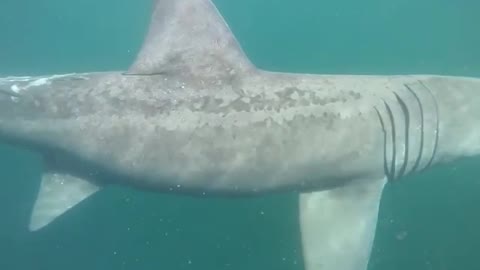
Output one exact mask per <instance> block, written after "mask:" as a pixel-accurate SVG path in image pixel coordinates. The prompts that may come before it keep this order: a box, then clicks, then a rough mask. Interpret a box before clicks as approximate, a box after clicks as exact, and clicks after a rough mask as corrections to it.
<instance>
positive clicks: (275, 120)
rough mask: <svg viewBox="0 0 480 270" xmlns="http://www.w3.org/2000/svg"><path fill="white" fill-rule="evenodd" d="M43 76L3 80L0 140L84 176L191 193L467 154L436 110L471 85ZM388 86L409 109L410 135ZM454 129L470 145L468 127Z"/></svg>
mask: <svg viewBox="0 0 480 270" xmlns="http://www.w3.org/2000/svg"><path fill="white" fill-rule="evenodd" d="M233 77H234V76H233ZM45 78H46V80H47V81H48V83H45V84H42V85H38V86H29V85H28V84H29V83H30V84H32V82H35V81H37V82H38V80H39V79H42V77H36V78H28V80H27V81H24V82H20V81H16V79H15V78H14V77H10V78H9V79H8V80H7V79H4V80H3V81H0V85H1V86H2V88H3V89H8V88H12V86H13V85H16V86H17V87H18V88H19V89H22V88H24V90H20V91H19V97H17V98H15V99H12V98H10V97H7V96H4V97H2V108H3V109H2V118H1V119H2V120H1V122H0V130H1V132H2V135H3V137H8V139H9V140H10V141H12V140H17V141H18V140H19V139H21V140H22V144H26V145H28V146H32V145H41V146H42V148H43V149H46V148H51V149H49V150H56V151H55V152H52V153H54V154H53V156H52V155H51V156H48V155H47V158H48V157H50V159H51V162H49V163H50V166H52V169H55V170H60V169H63V168H61V167H63V166H67V165H66V164H64V163H65V162H62V161H65V160H69V159H74V160H75V161H76V162H78V160H77V159H81V160H86V161H88V166H91V168H89V170H90V173H91V175H90V177H89V180H91V181H95V182H98V183H101V184H107V183H115V182H116V181H123V182H128V184H130V185H134V186H139V187H148V188H150V189H151V188H155V189H158V190H161V191H165V192H168V191H174V192H186V193H193V194H207V193H218V194H255V193H257V192H268V191H277V190H285V189H296V190H321V189H326V188H331V187H334V186H339V185H343V184H344V183H345V182H347V181H351V180H355V179H378V178H380V177H382V176H383V175H388V176H390V177H391V178H392V179H393V178H397V177H400V176H402V175H405V174H408V173H410V172H411V171H412V170H415V171H418V170H421V169H423V168H424V167H425V166H427V165H431V164H432V162H431V160H432V158H433V161H440V160H442V159H451V158H454V157H456V156H458V155H464V154H468V152H461V151H460V150H457V151H456V149H459V148H458V142H456V143H455V145H454V146H455V147H453V146H452V145H449V144H450V141H449V140H448V138H449V137H447V136H448V135H450V133H451V131H449V128H450V126H451V125H453V128H458V126H459V123H458V121H455V122H454V123H447V122H445V121H440V122H438V120H440V119H439V118H438V117H439V115H442V116H443V117H444V119H449V114H454V113H455V112H454V111H453V112H452V111H449V113H442V111H445V110H447V109H448V110H450V109H451V108H450V106H455V105H460V104H456V103H459V102H465V103H464V104H463V107H461V108H463V109H461V110H460V111H462V112H463V111H465V110H466V111H467V112H468V110H472V108H470V107H465V106H466V105H465V104H468V102H469V100H466V98H467V97H469V95H470V94H473V92H475V89H476V88H475V87H477V85H479V84H480V83H479V81H478V80H476V79H462V78H449V77H435V76H433V77H430V76H395V77H374V76H325V75H324V76H321V75H304V74H281V73H269V72H264V71H256V70H255V71H252V73H251V74H249V76H238V77H235V78H232V79H231V80H228V81H214V82H213V81H212V82H208V81H207V82H205V81H202V80H195V79H192V78H184V77H182V76H166V75H153V76H134V75H123V74H122V73H89V74H72V75H66V76H63V77H52V78H49V77H45ZM453 88H455V91H456V93H455V94H453V93H451V91H450V90H451V89H453ZM462 90H463V92H466V93H462ZM412 92H413V93H415V94H416V95H413V94H412ZM395 93H396V94H397V95H398V97H399V98H400V101H403V102H404V103H405V104H406V106H407V109H408V111H407V112H408V118H409V122H408V126H409V129H408V132H409V134H408V135H409V136H406V134H407V133H406V131H407V129H406V126H407V125H406V122H405V121H406V120H405V118H406V117H405V115H406V114H405V113H406V112H405V111H404V110H402V106H401V102H399V99H398V98H397V97H396V96H395ZM444 97H448V98H444ZM452 99H453V100H452ZM455 101H456V103H455ZM419 102H420V103H419ZM447 102H448V103H447ZM451 102H454V103H453V104H450V103H451ZM438 106H439V107H438ZM387 108H388V109H390V111H391V112H392V117H393V118H391V117H390V115H389V113H388V109H387ZM420 108H421V109H422V111H420ZM436 110H438V111H436ZM18 112H21V113H18ZM473 113H477V114H478V110H476V109H475V110H473ZM422 114H423V115H422ZM473 115H475V114H473ZM379 116H380V117H379ZM465 117H471V118H472V114H466V115H465ZM422 119H423V121H422ZM380 120H382V121H380ZM392 120H393V121H392ZM392 122H393V123H394V126H395V128H396V130H395V133H392ZM382 124H383V125H382ZM462 127H463V126H462ZM384 131H385V132H384ZM437 132H440V133H439V134H438V135H439V136H438V140H437V137H436V135H437ZM422 133H423V135H422ZM393 134H394V136H395V145H396V150H395V157H396V158H395V159H394V158H393V151H392V145H393V143H392V142H393V140H392V135H393ZM462 134H463V136H466V137H465V138H466V139H468V140H478V138H477V137H478V136H468V135H469V134H470V133H469V132H468V129H463V130H462ZM475 135H476V133H475ZM456 136H458V135H456ZM422 137H423V139H422ZM407 138H408V139H409V140H408V147H405V145H406V139H407ZM2 139H4V140H5V139H6V138H2ZM385 139H386V142H385ZM422 140H423V142H422ZM47 146H48V147H47ZM385 146H387V147H386V148H385ZM407 148H408V150H409V151H408V152H407V155H406V156H405V149H407ZM435 148H437V149H436V150H435ZM58 150H62V151H58ZM463 150H464V151H470V152H472V151H473V152H475V150H474V148H471V149H470V150H468V149H463ZM459 151H460V152H459ZM61 155H65V156H61ZM438 155H440V156H438ZM69 156H72V157H69ZM405 157H407V162H406V163H405V162H404V161H405ZM55 161H56V162H55ZM47 162H48V161H47ZM393 163H394V164H393ZM417 163H418V164H417ZM404 164H405V165H404ZM92 165H93V166H92ZM56 166H58V167H59V168H56ZM393 167H395V169H394V170H393V171H394V172H392V168H393ZM402 167H405V168H403V170H402ZM68 169H69V170H72V169H73V168H71V167H68ZM81 170H82V171H85V167H82V168H81ZM96 170H99V171H102V172H105V173H103V174H100V173H99V174H98V175H96ZM69 173H72V174H74V175H75V174H79V173H80V172H75V171H70V172H69ZM109 175H116V176H118V177H120V176H121V178H120V179H108V177H106V176H109Z"/></svg>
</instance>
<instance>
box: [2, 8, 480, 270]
mask: <svg viewBox="0 0 480 270" xmlns="http://www.w3.org/2000/svg"><path fill="white" fill-rule="evenodd" d="M0 89H1V91H0V141H1V142H4V143H8V144H12V145H15V146H19V147H24V148H26V149H29V150H31V151H35V152H38V153H40V154H41V155H42V156H43V160H44V172H43V175H42V180H41V185H40V189H39V193H38V197H37V199H36V202H35V204H34V207H33V211H32V215H31V221H30V226H29V228H30V230H32V231H35V230H39V229H41V228H42V227H44V226H46V225H48V224H49V223H51V222H52V221H53V220H55V219H56V218H57V217H59V216H61V215H62V214H63V213H65V212H66V211H67V210H69V209H70V208H72V207H73V206H75V205H76V204H78V203H80V202H81V201H82V200H84V199H86V198H88V197H89V196H91V195H92V194H94V193H96V192H97V191H99V190H101V189H103V188H106V187H108V186H109V185H116V184H119V185H127V186H131V187H133V188H138V189H144V190H150V191H157V192H162V193H174V194H184V195H194V196H199V197H208V196H227V197H247V196H261V195H266V194H271V193H275V192H296V193H298V194H299V219H300V232H301V239H302V246H303V256H304V261H305V263H304V264H305V268H306V269H307V270H365V269H366V268H367V265H368V261H369V257H370V253H371V248H372V243H373V239H374V235H375V230H376V223H377V216H378V209H379V203H380V199H381V194H382V190H383V188H384V186H385V185H386V184H387V183H388V182H390V181H397V180H399V179H402V178H403V177H405V176H407V175H410V174H413V173H419V172H422V171H424V170H426V169H429V168H431V167H432V166H434V165H437V164H440V163H447V162H451V161H454V160H456V159H459V158H462V157H468V156H475V155H478V154H479V153H480V106H478V104H480V79H478V78H468V77H453V76H437V75H408V76H407V75H395V76H393V75H392V76H374V75H371V76H364V75H319V74H318V75H317V74H294V73H279V72H270V71H266V70H260V69H259V68H257V67H255V66H254V65H253V64H252V63H251V62H250V61H249V59H248V57H247V56H246V55H245V54H244V52H243V51H242V48H241V47H240V45H239V43H238V42H237V41H236V39H235V37H234V35H233V33H232V32H231V30H230V29H229V27H228V25H227V23H226V22H225V20H224V19H223V17H222V16H221V14H220V13H219V11H218V10H217V9H216V7H215V5H214V4H213V3H212V2H211V1H210V0H156V1H154V6H153V13H152V18H151V23H150V26H149V31H148V33H147V35H146V38H145V41H144V43H143V46H142V48H141V50H140V52H139V53H138V55H137V57H136V59H135V61H134V63H133V64H132V65H131V67H130V68H129V69H128V70H126V71H118V72H117V71H116V72H91V73H75V74H62V75H49V76H34V77H28V76H23V77H19V76H10V77H4V78H1V79H0Z"/></svg>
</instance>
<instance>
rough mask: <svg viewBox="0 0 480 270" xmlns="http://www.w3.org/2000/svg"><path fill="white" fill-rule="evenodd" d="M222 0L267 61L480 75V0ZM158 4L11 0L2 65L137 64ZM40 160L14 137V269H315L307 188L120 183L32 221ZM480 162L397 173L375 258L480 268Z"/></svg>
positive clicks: (273, 66) (8, 233) (0, 217)
mask: <svg viewBox="0 0 480 270" xmlns="http://www.w3.org/2000/svg"><path fill="white" fill-rule="evenodd" d="M214 2H215V3H216V4H217V6H218V8H219V10H220V11H221V12H222V14H223V15H224V16H225V18H226V20H227V21H228V23H229V24H230V26H231V28H232V30H233V31H234V33H235V35H236V36H237V39H238V40H239V42H240V43H241V45H242V46H243V48H244V50H245V52H246V53H247V55H248V56H249V57H250V58H251V60H252V61H253V62H254V63H255V64H256V65H257V66H259V67H260V68H264V69H270V70H276V71H289V72H309V73H353V74H393V73H395V74H408V73H436V74H445V75H468V76H476V77H479V76H480V32H479V31H478V27H477V26H478V25H480V16H479V15H478V14H480V2H479V1H475V0H458V1H451V0H436V1H433V0H386V1H385V0H382V1H381V0H363V1H354V0H343V1H338V0H295V1H293V0H242V1H231V0H215V1H214ZM150 4H151V1H146V0H145V1H144V0H135V1H134V0H115V1H114V0H102V1H98V0H83V1H69V0H43V1H15V0H1V1H0V76H8V75H34V74H51V73H69V72H86V71H106V70H125V69H127V68H128V66H129V64H130V63H131V61H132V60H133V58H134V57H135V54H136V52H137V51H138V49H139V47H140V45H141V43H142V41H143V35H144V33H145V31H146V27H147V25H148V20H149V15H150V10H149V8H150ZM479 95H480V89H479ZM479 106H480V104H479ZM40 161H41V159H40V157H39V156H38V155H36V154H34V153H30V152H26V151H24V150H22V149H17V148H13V147H11V146H7V145H0V181H1V188H0V270H57V269H69V270H80V269H81V270H85V269H88V270H97V269H98V270H99V269H102V270H104V269H128V270H130V269H135V270H150V269H180V270H181V269H202V270H203V269H208V270H216V269H230V270H245V269H251V270H256V269H259V270H260V269H261V270H264V269H275V270H282V269H285V270H287V269H289V270H292V269H298V270H301V269H303V265H302V258H301V250H300V235H299V231H298V213H297V197H296V195H295V194H278V195H273V196H266V197H259V198H253V199H252V198H248V199H231V200H229V199H194V198H189V197H183V196H171V195H168V196H167V195H162V194H154V193H145V192H140V191H136V190H131V189H128V188H123V187H113V188H108V189H106V190H104V191H102V192H99V193H98V194H96V195H94V196H93V197H91V198H89V199H88V200H86V201H84V202H82V203H81V204H79V205H78V206H76V207H75V208H73V209H72V210H70V211H68V212H67V213H66V214H65V215H63V216H62V217H61V218H59V219H57V220H56V221H55V222H54V223H52V224H51V225H49V226H47V227H46V228H44V229H43V230H41V231H38V232H35V233H31V232H28V230H27V228H28V220H29V215H30V211H31V208H32V205H33V202H34V200H35V197H36V192H37V189H38V186H39V177H40V172H41V170H42V168H41V162H40ZM479 162H480V159H478V158H477V159H470V160H462V161H459V162H456V163H453V164H451V165H449V166H441V167H437V168H435V169H432V170H430V171H428V172H425V173H423V174H421V175H416V176H411V177H408V178H405V179H404V180H403V181H401V182H396V183H391V184H389V185H388V186H387V188H386V191H385V192H384V195H383V199H382V204H381V210H380V216H379V224H378V229H377V235H376V239H375V243H374V248H373V252H372V257H371V261H370V267H369V269H370V270H386V269H387V270H405V269H409V270H417V269H422V270H423V269H427V270H430V269H432V270H447V269H462V270H470V269H472V270H473V269H480V266H479V262H478V257H477V256H478V255H477V253H478V250H480V231H479V228H480V211H478V208H479V205H480V196H479V195H478V194H480V179H478V178H479V177H478V176H479V175H480V170H479V166H478V163H479Z"/></svg>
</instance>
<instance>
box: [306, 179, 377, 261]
mask: <svg viewBox="0 0 480 270" xmlns="http://www.w3.org/2000/svg"><path fill="white" fill-rule="evenodd" d="M385 183H386V180H385V179H382V180H376V181H363V182H360V181H358V182H356V183H355V184H351V185H350V186H346V187H342V188H338V189H335V190H329V191H322V192H314V193H308V194H302V195H300V226H301V233H302V245H303V256H304V260H305V267H306V268H305V269H306V270H366V269H367V265H368V260H369V257H370V253H371V249H372V245H373V239H374V235H375V229H376V224H377V216H378V209H379V204H380V199H381V194H382V191H383V188H384V186H385Z"/></svg>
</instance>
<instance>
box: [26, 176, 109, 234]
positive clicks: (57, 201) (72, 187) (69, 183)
mask: <svg viewBox="0 0 480 270" xmlns="http://www.w3.org/2000/svg"><path fill="white" fill-rule="evenodd" d="M98 190H100V187H99V186H97V185H95V184H93V183H91V182H89V181H86V180H84V179H81V178H78V177H75V176H72V175H68V174H62V173H44V174H43V175H42V182H41V184H40V190H39V192H38V196H37V200H36V201H35V205H34V207H33V211H32V215H31V217H30V225H29V229H30V230H31V231H36V230H39V229H41V228H43V227H44V226H46V225H48V224H49V223H51V222H52V221H53V220H55V219H56V218H57V217H59V216H61V215H62V214H63V213H65V212H67V211H68V210H69V209H71V208H72V207H73V206H75V205H77V204H78V203H80V202H81V201H83V200H84V199H86V198H88V197H90V196H91V195H93V194H95V193H96V192H97V191H98Z"/></svg>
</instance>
